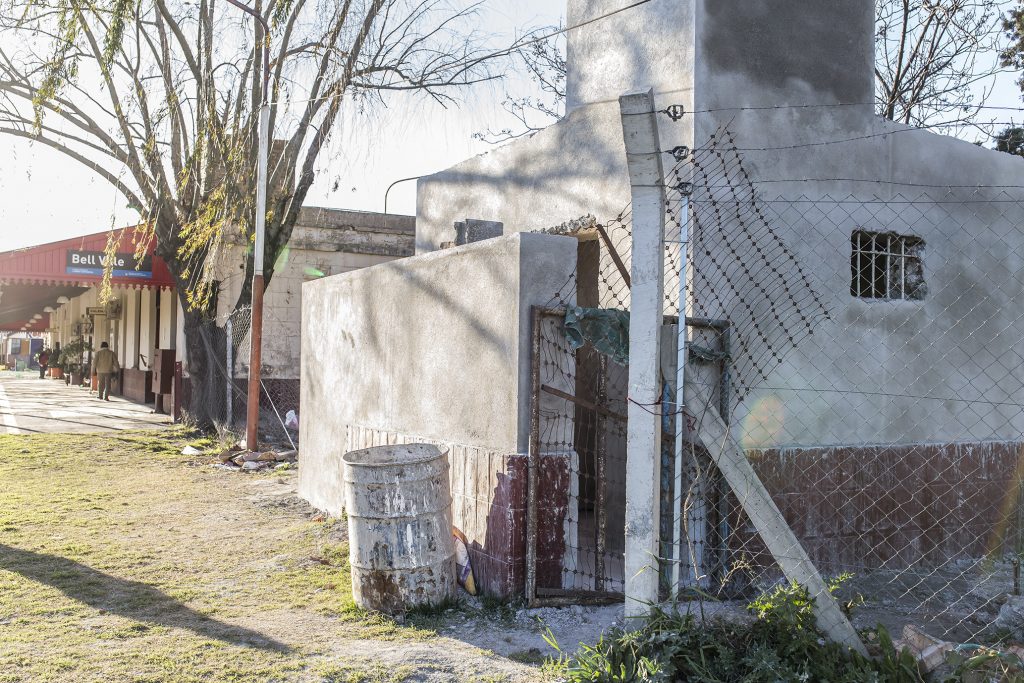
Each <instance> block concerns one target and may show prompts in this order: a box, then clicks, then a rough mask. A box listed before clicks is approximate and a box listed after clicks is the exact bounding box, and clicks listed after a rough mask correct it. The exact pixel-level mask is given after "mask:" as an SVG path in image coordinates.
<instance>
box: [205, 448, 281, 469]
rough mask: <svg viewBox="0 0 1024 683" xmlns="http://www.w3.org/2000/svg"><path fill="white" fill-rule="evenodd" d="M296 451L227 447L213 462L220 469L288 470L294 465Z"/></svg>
mask: <svg viewBox="0 0 1024 683" xmlns="http://www.w3.org/2000/svg"><path fill="white" fill-rule="evenodd" d="M298 457H299V454H298V451H295V450H288V451H273V450H266V451H259V452H258V451H250V450H245V449H237V448H229V449H227V450H225V451H223V452H222V453H221V454H220V455H219V456H217V460H216V461H215V462H214V463H213V465H214V467H216V468H217V469H222V470H231V471H240V472H261V471H264V470H275V471H278V470H289V469H294V468H295V467H296V463H297V462H298Z"/></svg>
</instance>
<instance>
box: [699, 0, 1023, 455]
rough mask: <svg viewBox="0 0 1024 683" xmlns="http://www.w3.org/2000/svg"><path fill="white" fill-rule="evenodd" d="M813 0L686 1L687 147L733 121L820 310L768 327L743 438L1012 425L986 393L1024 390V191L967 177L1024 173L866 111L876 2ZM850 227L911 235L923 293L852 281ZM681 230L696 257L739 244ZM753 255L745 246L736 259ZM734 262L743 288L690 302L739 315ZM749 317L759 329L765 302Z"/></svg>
mask: <svg viewBox="0 0 1024 683" xmlns="http://www.w3.org/2000/svg"><path fill="white" fill-rule="evenodd" d="M815 8H816V10H817V11H816V12H808V11H807V7H806V6H799V7H798V6H796V5H793V6H792V8H790V5H787V4H785V3H776V6H773V7H771V8H770V11H769V8H757V7H751V6H750V5H749V3H741V2H740V1H739V0H726V1H724V2H723V1H722V0H714V1H713V2H712V1H711V0H702V1H701V2H700V9H699V12H698V19H697V23H698V27H699V28H698V31H697V41H696V42H697V54H698V59H697V60H696V63H697V65H698V68H697V70H696V72H695V74H694V79H695V91H696V93H697V94H696V97H695V103H696V109H697V110H698V112H703V113H698V114H696V115H695V117H694V118H695V136H696V139H697V140H698V146H699V145H700V144H703V143H701V141H706V140H708V139H709V137H710V136H711V135H713V134H716V133H718V132H720V131H722V130H724V129H726V128H728V130H729V131H730V132H732V133H733V134H734V136H735V144H736V146H737V147H738V148H739V149H740V150H741V152H740V155H741V156H742V159H743V166H744V168H745V170H746V171H747V173H748V174H749V177H750V179H751V180H752V181H753V182H754V185H755V187H756V189H757V192H758V195H759V198H760V200H762V202H761V203H760V204H759V206H760V208H761V209H762V210H763V211H764V214H765V216H766V219H767V223H766V224H768V225H770V226H771V228H772V229H773V230H774V231H775V233H776V234H777V235H778V237H779V238H780V240H781V241H782V243H783V244H785V246H786V247H787V248H788V249H790V250H791V251H792V252H793V253H794V254H795V255H796V258H797V261H798V262H799V263H800V264H801V266H802V267H803V268H804V270H805V272H807V273H808V274H809V276H810V279H811V281H812V283H813V285H814V288H815V289H816V290H817V292H818V293H819V295H820V296H821V297H822V298H823V301H824V303H825V305H826V307H827V308H828V310H829V312H830V316H831V319H830V320H818V321H816V323H815V325H814V334H813V336H812V337H810V338H808V339H806V340H804V341H802V342H800V344H799V345H798V346H797V347H796V348H793V346H792V345H791V344H787V343H785V342H784V341H782V340H777V343H775V344H773V347H774V350H775V351H776V352H778V353H779V354H780V355H781V356H782V362H781V363H777V364H773V365H771V371H770V373H769V375H768V377H767V378H758V377H754V376H752V374H751V376H749V377H747V378H746V379H747V380H748V381H749V382H750V383H752V384H755V385H756V389H755V390H754V391H753V392H752V393H751V395H750V396H749V398H747V399H746V400H745V401H744V402H743V403H742V404H741V405H740V406H739V407H738V413H737V415H736V416H735V423H734V424H737V425H738V426H737V429H738V430H739V431H740V434H739V436H740V437H741V438H742V439H744V440H745V443H747V445H749V446H754V447H763V446H773V447H778V446H794V445H797V446H813V445H822V444H864V443H891V444H911V443H943V442H949V441H985V440H1001V439H1017V438H1019V435H1020V433H1021V431H1022V429H1024V416H1022V415H1021V414H1020V411H1019V410H1018V409H1015V408H1012V407H1007V406H999V405H993V404H992V403H991V402H995V403H996V404H998V403H1000V402H1007V401H1009V402H1019V396H1020V395H1021V392H1022V391H1024V381H1022V378H1024V375H1022V374H1021V372H1020V371H1019V367H1020V361H1021V360H1022V358H1021V355H1020V354H1019V353H1018V352H1017V351H1016V350H1015V340H1017V339H1019V338H1020V337H1021V335H1022V334H1024V323H1022V322H1021V321H1020V320H1019V317H1018V316H1017V315H1016V314H1015V313H1013V310H1014V304H1013V302H1014V301H1017V300H1019V297H1020V296H1021V295H1022V294H1024V281H1022V280H1021V278H1020V277H1019V276H1018V275H1017V274H1016V273H1019V272H1020V270H1019V268H1020V258H1021V257H1020V256H1019V254H1018V252H1017V250H1018V249H1019V248H1020V247H1021V246H1024V233H1022V232H1021V230H1020V225H1021V224H1022V221H1024V203H1019V204H1018V203H1013V201H1012V200H1017V201H1021V202H1024V192H1022V191H1020V190H1015V189H1008V190H1006V191H1002V190H998V189H992V190H986V191H983V192H980V193H979V189H978V188H979V186H985V185H994V186H1006V185H1024V159H1021V158H1019V157H1014V156H1011V155H1007V154H1003V153H999V152H994V151H992V150H988V149H982V148H979V147H977V146H975V145H972V144H969V143H967V142H963V141H960V140H956V139H953V138H949V137H946V136H942V135H938V134H935V133H931V132H928V131H924V130H914V129H911V128H909V127H907V126H902V125H899V124H894V123H892V122H888V121H884V120H882V119H881V118H879V117H877V116H875V115H874V113H873V108H872V106H871V104H870V103H871V101H872V97H873V94H874V90H873V80H872V72H871V65H872V60H873V57H874V46H873V43H872V30H873V26H874V14H873V10H874V4H873V2H870V1H869V0H860V1H859V2H850V1H849V0H828V1H825V2H820V3H815ZM738 35H742V36H744V39H743V41H742V42H739V41H736V40H734V39H732V37H733V36H738ZM793 35H799V36H801V38H800V40H799V41H794V40H793V39H792V36H793ZM779 105H784V106H782V107H780V108H776V107H779ZM793 105H814V106H806V107H801V106H793ZM744 108H746V109H744ZM723 178H724V176H718V177H716V178H713V181H717V182H720V181H721V180H722V179H723ZM735 180H737V178H734V179H733V181H735ZM733 181H730V182H733ZM708 198H709V197H708V196H706V195H705V196H701V194H700V193H698V195H697V196H696V197H695V198H694V201H695V202H700V201H702V199H703V200H707V199H708ZM859 229H863V230H870V231H875V232H890V231H892V232H897V233H900V234H904V235H914V236H917V237H920V238H923V239H924V240H925V242H926V245H927V246H926V249H925V278H926V282H927V283H928V287H929V293H928V296H927V297H926V298H925V299H924V300H923V301H897V302H893V301H882V300H867V299H858V298H855V297H854V296H852V295H851V293H850V279H851V273H850V255H851V244H850V239H851V234H852V232H853V231H854V230H859ZM695 237H696V239H695V241H696V242H697V245H696V248H695V253H696V254H697V255H698V256H697V261H696V262H695V263H694V268H695V269H698V270H699V269H700V268H701V266H702V263H701V260H700V259H701V256H700V254H702V253H707V252H710V253H713V254H716V255H718V256H719V258H721V257H723V256H724V257H725V258H727V257H728V256H727V255H728V253H729V249H730V248H731V247H737V246H738V245H742V244H744V242H743V237H742V236H740V235H729V236H726V237H725V238H724V239H723V237H722V236H720V235H717V234H715V233H714V232H713V231H710V230H709V231H708V233H707V234H704V235H701V234H698V235H696V236H695ZM758 263H759V260H758V258H757V257H756V255H754V254H752V253H750V254H749V256H748V261H747V263H746V265H747V266H748V267H756V266H757V265H758ZM704 266H705V267H706V266H708V263H707V260H705V263H704ZM760 267H761V268H762V269H763V272H764V273H765V274H767V273H768V271H769V267H768V265H767V264H766V263H763V262H762V263H761V265H760ZM708 270H713V269H711V268H708ZM734 275H737V277H735V278H734V279H733V280H732V281H733V282H734V283H739V285H740V289H739V291H734V290H732V289H730V288H729V287H725V286H724V282H717V283H716V282H714V281H713V278H710V279H708V280H706V281H703V282H702V280H701V278H700V277H698V278H697V283H698V287H697V293H696V297H697V301H698V303H699V304H700V306H701V308H700V310H699V311H698V313H699V314H701V315H707V316H709V317H727V318H728V317H734V316H735V317H736V318H743V316H742V315H741V314H738V312H739V311H741V310H742V304H741V302H740V300H741V299H742V298H744V297H747V299H748V300H749V299H750V298H752V297H750V294H751V293H752V292H753V291H754V289H755V287H756V286H757V285H759V284H760V283H755V282H753V281H751V280H749V279H747V280H745V279H744V278H743V277H742V276H739V274H738V273H737V272H734ZM757 279H758V278H757V277H755V278H754V280H757ZM762 282H763V281H762ZM744 283H745V284H746V286H747V287H746V289H745V290H744V289H743V286H744ZM712 290H713V291H712ZM779 298H781V297H779ZM712 300H713V303H710V302H711V301H712ZM759 316H760V322H761V324H762V325H765V326H767V327H771V326H772V325H773V321H772V317H771V314H770V312H769V311H767V310H765V311H760V312H759ZM739 332H740V336H741V338H740V339H738V340H736V341H739V342H740V343H746V344H748V345H758V344H760V345H762V346H764V344H763V342H760V341H758V339H757V338H756V336H755V335H754V333H753V330H751V329H750V327H749V325H748V326H747V329H746V330H745V331H744V330H743V329H742V325H741V329H740V330H739ZM743 334H746V335H747V338H746V339H742V335H743ZM764 350H767V349H764ZM752 353H757V351H756V350H754V351H753V352H752ZM979 354H980V355H981V356H982V357H983V358H979V357H978V356H979ZM993 361H995V362H996V364H997V365H996V366H993ZM741 371H742V368H741ZM920 396H928V397H946V398H948V399H949V400H947V401H941V400H922V399H920V398H918V397H920ZM1014 397H1016V398H1014ZM766 406H776V407H777V409H776V410H774V411H773V412H774V413H775V414H774V417H773V419H774V420H777V421H778V425H777V426H776V428H775V429H773V430H769V431H767V432H766V430H765V429H764V428H763V425H760V422H759V419H758V412H759V411H761V412H763V411H764V410H765V407H766ZM748 417H750V419H748ZM752 423H753V424H754V425H760V426H756V427H753V428H751V427H750V425H751V424H752ZM744 425H747V427H744Z"/></svg>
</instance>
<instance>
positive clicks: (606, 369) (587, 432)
mask: <svg viewBox="0 0 1024 683" xmlns="http://www.w3.org/2000/svg"><path fill="white" fill-rule="evenodd" d="M573 310H575V311H579V310H581V309H572V307H568V308H567V307H556V308H549V307H534V308H533V310H532V321H531V336H532V348H531V380H532V381H531V384H532V387H531V424H530V450H529V465H528V472H529V475H528V476H529V479H528V491H527V547H526V562H527V565H526V596H527V600H528V601H529V603H530V604H531V605H533V606H540V605H558V604H584V603H600V602H612V601H617V600H622V599H623V597H624V589H625V576H624V550H625V504H626V501H625V484H626V424H627V423H626V413H627V406H628V402H629V399H628V367H627V364H626V358H624V357H623V356H624V349H625V348H626V346H627V345H628V340H627V339H626V338H624V337H622V338H620V333H621V330H619V331H616V329H615V326H614V325H610V326H609V327H608V332H607V333H606V334H604V336H601V337H600V338H598V339H594V338H593V336H591V337H589V338H586V339H581V338H579V337H577V338H571V337H570V335H569V334H567V332H566V316H567V313H570V312H571V311H573ZM607 313H608V314H609V315H610V316H611V317H612V318H613V319H614V318H616V317H618V318H619V321H620V323H621V322H623V321H624V322H625V326H626V327H628V313H626V312H624V311H616V310H608V311H607ZM686 322H687V327H688V330H689V332H688V336H689V337H690V344H689V358H690V363H691V364H692V365H694V366H695V368H697V372H698V373H699V375H700V377H701V378H702V381H705V382H709V383H713V384H714V392H715V393H716V394H717V396H718V399H719V401H720V402H721V403H722V404H723V405H724V406H728V403H729V374H728V361H729V328H728V324H727V323H723V322H721V321H714V320H701V319H690V318H688V319H687V321H686ZM676 324H677V321H676V319H674V318H673V319H666V332H665V334H666V339H669V338H671V339H674V338H675V336H674V329H675V325H676ZM620 327H621V325H620ZM664 346H666V348H670V347H673V346H674V342H671V343H667V344H665V345H664ZM673 353H674V351H673ZM668 355H671V354H668ZM663 365H665V366H666V367H665V369H666V372H665V373H664V374H665V375H666V382H665V388H666V391H674V388H673V387H672V386H671V384H670V378H672V377H674V376H675V373H674V372H673V371H671V369H670V368H669V367H668V364H667V363H665V364H663ZM670 404H671V400H669V401H668V402H667V403H665V404H664V405H659V406H654V407H652V408H651V409H652V410H657V411H660V412H662V414H663V415H664V420H663V423H664V434H663V440H662V444H663V446H662V480H661V483H662V490H663V493H664V494H665V495H663V496H662V500H663V501H672V500H674V499H675V498H677V497H676V496H674V495H672V494H673V491H675V490H680V489H679V487H680V486H683V487H690V486H691V481H690V478H692V477H696V476H699V475H698V474H697V473H696V472H695V471H694V468H692V467H689V466H686V467H683V466H681V467H680V468H677V467H676V465H675V463H676V455H675V454H676V452H677V449H676V448H675V447H674V434H675V427H674V420H673V417H672V415H671V411H670V409H669V406H670ZM724 412H725V413H727V412H728V411H724ZM690 453H691V452H690V450H688V449H687V450H685V453H684V455H683V457H684V458H689V457H690ZM687 462H688V461H687ZM680 472H681V473H682V480H681V479H680V476H679V473H680ZM726 494H727V492H726V491H725V490H724V489H723V488H722V486H721V484H720V483H719V482H718V480H717V479H714V478H713V479H712V480H711V481H710V488H709V492H708V495H707V501H708V502H707V504H706V506H705V507H703V508H695V509H706V510H707V513H706V514H701V515H700V517H699V519H698V518H696V517H693V513H692V511H691V513H690V514H691V518H690V519H689V520H688V523H687V524H685V525H682V526H685V527H686V528H687V529H694V530H695V529H696V525H701V526H702V529H703V530H702V531H700V532H699V533H697V532H696V531H694V533H695V534H696V536H697V537H698V538H709V539H714V538H717V536H718V535H720V534H727V533H728V523H727V521H725V520H724V518H722V516H721V515H719V514H718V512H719V508H720V507H722V506H721V505H719V501H720V500H722V499H724V496H725V495H726ZM679 514H680V512H679V511H676V510H673V509H672V507H671V504H670V503H668V504H666V506H665V509H663V510H662V515H661V517H662V519H661V522H662V524H661V535H662V541H663V548H664V551H665V553H664V554H663V557H674V558H678V559H676V562H677V563H684V562H685V561H686V558H688V557H692V551H691V552H683V551H682V550H681V548H692V547H693V546H692V543H687V542H686V541H684V542H682V543H680V539H679V538H678V530H679V528H680V526H681V525H680V524H677V523H676V522H675V520H676V519H679ZM682 514H686V513H685V512H683V513H682ZM721 545H722V544H720V543H717V542H711V543H709V544H708V548H719V547H721ZM669 564H670V563H667V564H666V565H665V567H666V569H665V572H666V574H665V577H664V581H663V585H664V586H665V589H666V590H665V592H666V595H667V593H668V586H669V580H670V574H671V571H672V569H671V567H670V566H669ZM727 564H728V562H727V558H708V560H707V566H708V567H722V568H724V567H725V566H727Z"/></svg>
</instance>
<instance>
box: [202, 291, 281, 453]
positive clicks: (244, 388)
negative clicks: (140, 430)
mask: <svg viewBox="0 0 1024 683" xmlns="http://www.w3.org/2000/svg"><path fill="white" fill-rule="evenodd" d="M251 320H252V310H251V308H250V307H248V306H245V307H241V308H238V309H236V310H234V311H233V312H231V313H230V314H228V315H225V316H222V317H220V318H219V319H217V320H214V321H210V322H209V323H208V324H207V325H205V326H203V327H202V328H200V329H199V330H198V334H200V335H201V339H202V342H203V344H204V346H205V347H206V351H207V354H206V355H207V359H208V360H209V361H210V364H209V367H206V368H202V369H201V371H195V370H192V371H191V372H190V373H189V377H188V385H189V388H188V389H187V390H186V399H185V401H184V406H183V407H184V408H185V412H186V414H187V413H189V412H202V413H203V414H205V415H210V416H213V417H214V419H215V421H216V423H217V427H218V429H219V430H221V431H222V432H223V433H224V434H230V435H232V436H235V437H242V436H244V434H245V431H246V420H247V415H248V395H249V394H248V392H249V372H248V371H249V362H248V359H249V351H250V345H251V335H250V323H251ZM288 343H290V344H293V345H294V344H297V340H294V339H291V340H288ZM264 369H265V370H267V367H266V366H265V367H264ZM298 369H299V368H298V363H297V362H296V363H295V364H294V373H293V375H294V376H280V373H276V374H274V375H273V376H266V375H264V376H262V377H261V379H260V421H259V430H258V434H259V441H260V442H261V443H264V444H267V445H273V446H287V447H290V448H293V449H294V448H296V447H297V445H298V438H299V434H298V420H299V395H300V391H299V377H298ZM268 374H269V373H268ZM200 383H201V384H202V391H196V385H197V384H200ZM198 401H206V403H207V405H204V406H201V407H200V406H199V405H197V403H196V402H198ZM200 408H201V410H200Z"/></svg>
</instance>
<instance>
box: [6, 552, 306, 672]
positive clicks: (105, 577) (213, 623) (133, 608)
mask: <svg viewBox="0 0 1024 683" xmlns="http://www.w3.org/2000/svg"><path fill="white" fill-rule="evenodd" d="M0 569H3V570H7V571H9V572H14V573H16V574H20V575H22V576H24V577H25V578H27V579H32V580H33V581H37V582H39V583H41V584H44V585H47V586H51V587H53V588H56V589H57V590H59V591H61V592H62V593H64V594H65V595H66V596H68V597H69V598H71V599H73V600H78V601H79V602H83V603H85V604H87V605H89V606H90V607H94V608H96V609H102V610H105V611H107V612H110V613H111V614H117V615H120V616H123V617H127V618H129V619H134V620H136V621H143V622H148V623H151V624H158V625H161V626H169V627H172V628H183V629H187V630H189V631H192V632H193V633H196V634H197V635H200V636H204V637H206V638H213V639H215V640H220V641H223V642H225V643H229V644H232V645H240V646H243V647H253V648H258V649H262V650H276V651H280V652H288V651H289V650H290V648H289V647H288V646H287V645H285V644H284V643H281V642H279V641H276V640H274V639H273V638H268V637H267V636H265V635H263V634H262V633H259V632H257V631H251V630H249V629H245V628H240V627H238V626H232V625H231V624H225V623H224V622H221V621H217V620H216V619H211V618H210V617H207V616H206V615H204V614H201V613H200V612H197V611H195V610H193V609H191V608H190V607H187V606H185V605H183V604H182V603H180V602H178V601H177V600H175V599H174V598H172V597H170V596H168V595H167V594H166V593H163V592H162V591H159V590H157V589H156V588H154V587H153V586H150V585H149V584H145V583H141V582H139V581H130V580H127V579H121V578H118V577H116V576H111V575H110V574H104V573H103V572H101V571H97V570H95V569H93V568H92V567H89V566H86V565H84V564H81V563H80V562H75V561H74V560H69V559H67V558H66V557H60V556H59V555H47V554H44V553H36V552H32V551H31V550H22V549H20V548H12V547H11V546H9V545H4V544H2V543H0Z"/></svg>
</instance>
